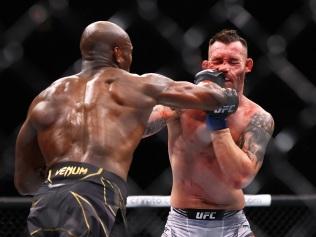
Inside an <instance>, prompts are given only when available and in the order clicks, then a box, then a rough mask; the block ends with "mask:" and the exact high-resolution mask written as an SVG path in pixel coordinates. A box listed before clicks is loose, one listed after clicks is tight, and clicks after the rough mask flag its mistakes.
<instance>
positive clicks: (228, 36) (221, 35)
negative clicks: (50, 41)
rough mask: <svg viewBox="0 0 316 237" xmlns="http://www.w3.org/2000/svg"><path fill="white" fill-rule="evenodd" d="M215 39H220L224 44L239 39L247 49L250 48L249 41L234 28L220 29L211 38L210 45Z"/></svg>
mask: <svg viewBox="0 0 316 237" xmlns="http://www.w3.org/2000/svg"><path fill="white" fill-rule="evenodd" d="M215 41H219V42H222V43H224V44H229V43H232V42H236V41H239V42H240V43H241V44H242V45H243V46H245V48H246V49H248V44H247V41H246V40H245V39H244V38H243V37H241V36H240V35H238V33H237V31H236V30H233V29H223V30H221V31H219V32H218V33H216V34H215V35H214V36H213V37H212V38H211V39H210V41H209V45H212V44H214V43H215Z"/></svg>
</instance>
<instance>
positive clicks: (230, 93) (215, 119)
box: [194, 69, 239, 131]
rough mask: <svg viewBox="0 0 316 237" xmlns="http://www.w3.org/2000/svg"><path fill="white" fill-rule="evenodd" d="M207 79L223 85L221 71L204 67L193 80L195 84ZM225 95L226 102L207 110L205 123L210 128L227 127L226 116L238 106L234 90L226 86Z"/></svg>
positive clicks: (223, 78) (223, 80) (223, 79)
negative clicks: (209, 110) (214, 108)
mask: <svg viewBox="0 0 316 237" xmlns="http://www.w3.org/2000/svg"><path fill="white" fill-rule="evenodd" d="M205 80H209V81H212V82H214V83H216V84H218V85H220V86H221V87H223V86H224V82H225V75H224V73H222V72H218V71H214V70H210V69H206V70H203V71H201V72H198V73H197V74H196V75H195V80H194V82H195V83H196V84H197V83H199V82H201V81H205ZM224 93H225V95H226V97H227V100H228V101H227V104H226V105H223V106H221V107H219V108H217V109H216V110H214V111H211V112H208V113H207V115H206V125H207V127H208V128H209V129H211V130H213V131H214V130H220V129H224V128H227V124H226V117H227V116H228V115H230V114H232V113H234V112H236V110H237V108H238V102H239V100H238V95H237V92H236V90H234V89H230V88H226V89H225V91H224Z"/></svg>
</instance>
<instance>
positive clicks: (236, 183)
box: [229, 172, 255, 189]
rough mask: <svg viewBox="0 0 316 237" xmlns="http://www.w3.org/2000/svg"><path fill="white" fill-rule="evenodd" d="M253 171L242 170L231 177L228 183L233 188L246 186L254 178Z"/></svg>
mask: <svg viewBox="0 0 316 237" xmlns="http://www.w3.org/2000/svg"><path fill="white" fill-rule="evenodd" d="M254 176H255V175H254V174H253V172H243V173H240V174H236V175H235V176H233V177H231V179H230V181H229V184H230V185H231V186H232V188H234V189H243V188H245V187H247V186H248V185H249V184H250V183H251V182H252V180H253V178H254Z"/></svg>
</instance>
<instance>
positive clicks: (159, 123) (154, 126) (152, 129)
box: [143, 118, 167, 137]
mask: <svg viewBox="0 0 316 237" xmlns="http://www.w3.org/2000/svg"><path fill="white" fill-rule="evenodd" d="M166 125H167V123H166V120H165V119H163V118H160V119H157V120H155V121H152V122H149V123H147V126H146V128H145V132H144V135H143V137H146V136H150V135H153V134H155V133H158V132H159V131H160V130H161V129H163V128H164V127H166Z"/></svg>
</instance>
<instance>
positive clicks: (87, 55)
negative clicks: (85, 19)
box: [80, 21, 131, 63]
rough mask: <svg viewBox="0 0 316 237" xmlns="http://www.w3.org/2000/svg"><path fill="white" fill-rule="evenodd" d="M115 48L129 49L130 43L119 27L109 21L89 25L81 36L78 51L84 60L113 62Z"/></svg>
mask: <svg viewBox="0 0 316 237" xmlns="http://www.w3.org/2000/svg"><path fill="white" fill-rule="evenodd" d="M115 47H118V48H121V49H124V48H126V47H131V41H130V38H129V36H128V34H127V33H126V32H125V31H124V30H123V29H122V28H121V27H119V26H118V25H116V24H114V23H112V22H109V21H97V22H94V23H91V24H90V25H88V26H87V27H86V28H85V30H84V32H83V34H82V36H81V41H80V50H81V54H82V58H83V59H84V60H91V61H94V60H106V62H107V63H108V62H113V60H114V61H115V59H113V50H114V49H115Z"/></svg>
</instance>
